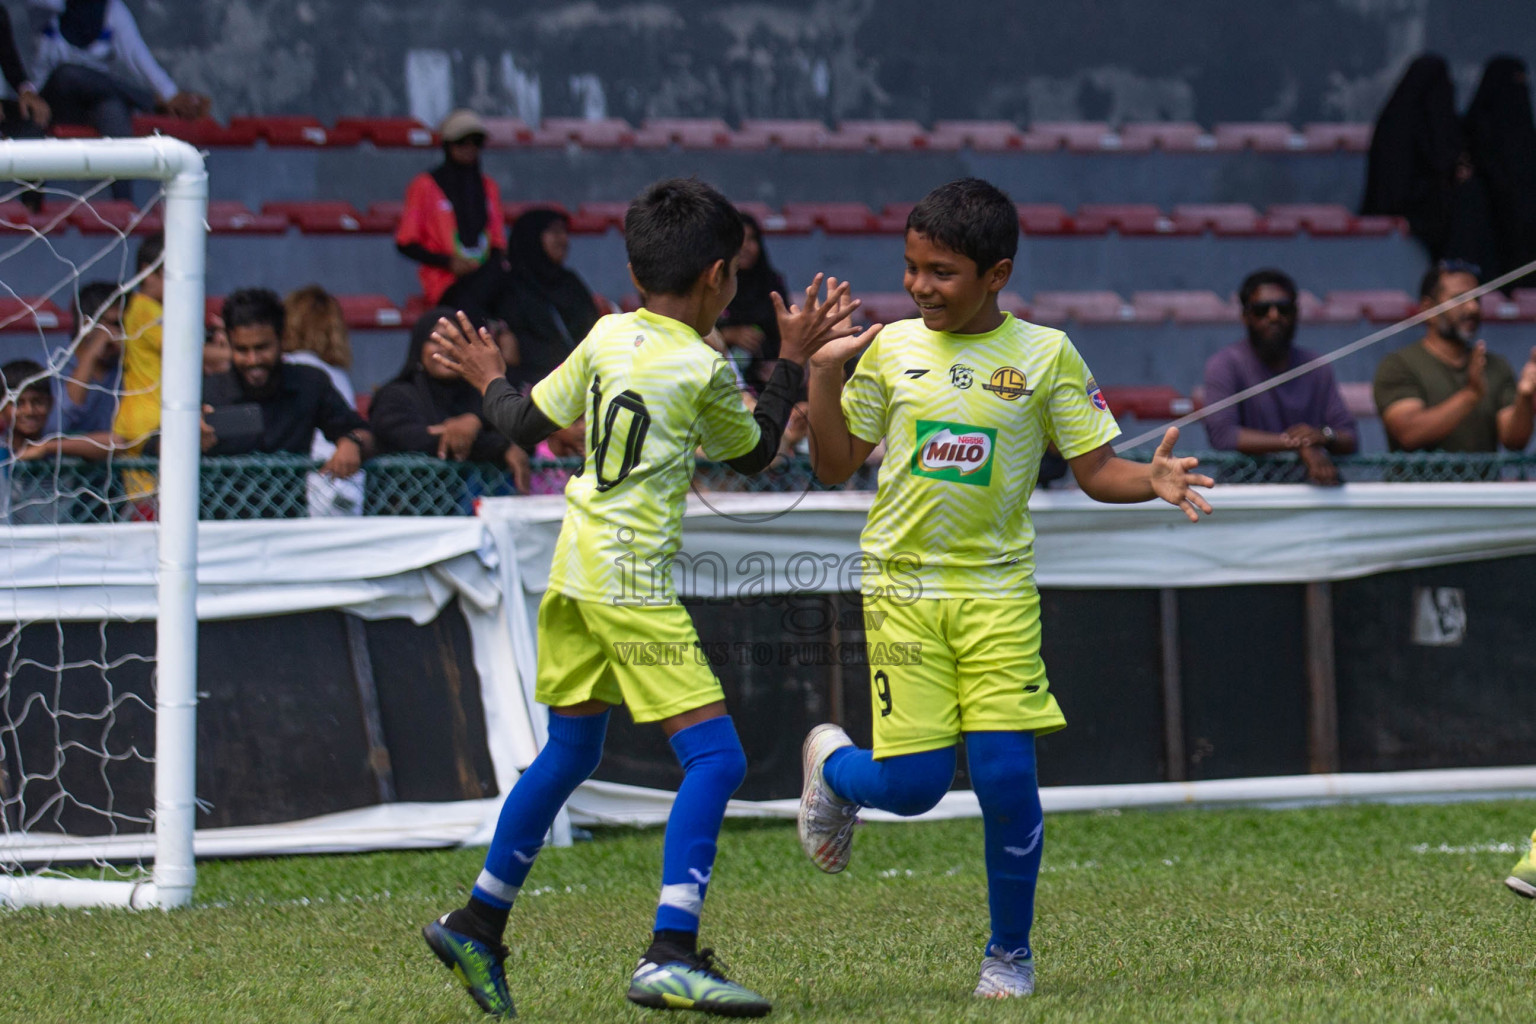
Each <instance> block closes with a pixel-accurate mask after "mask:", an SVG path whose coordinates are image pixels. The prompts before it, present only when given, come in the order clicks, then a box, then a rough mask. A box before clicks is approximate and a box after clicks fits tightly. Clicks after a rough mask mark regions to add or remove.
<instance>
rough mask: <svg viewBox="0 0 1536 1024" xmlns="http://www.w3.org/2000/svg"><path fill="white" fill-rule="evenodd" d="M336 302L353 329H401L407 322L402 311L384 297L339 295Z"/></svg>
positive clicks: (348, 324)
mask: <svg viewBox="0 0 1536 1024" xmlns="http://www.w3.org/2000/svg"><path fill="white" fill-rule="evenodd" d="M336 301H337V302H338V303H340V305H341V315H342V318H343V319H344V320H346V322H347V326H348V327H351V328H363V329H366V328H369V327H399V326H400V325H401V324H402V323H404V322H405V321H404V317H403V316H402V314H401V311H400V309H399V308H398V307H397V306H396V305H395V304H394V303H393V302H391V301H390V300H389V299H387V298H385V297H384V296H382V295H338V296H336Z"/></svg>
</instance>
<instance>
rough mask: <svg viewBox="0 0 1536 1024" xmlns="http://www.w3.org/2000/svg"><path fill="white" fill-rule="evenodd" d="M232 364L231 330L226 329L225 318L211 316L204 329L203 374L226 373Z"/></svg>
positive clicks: (205, 375)
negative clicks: (230, 352)
mask: <svg viewBox="0 0 1536 1024" xmlns="http://www.w3.org/2000/svg"><path fill="white" fill-rule="evenodd" d="M230 365H231V364H230V358H229V331H227V330H225V329H224V318H223V317H221V316H214V317H210V318H209V320H208V326H207V327H205V328H204V329H203V376H204V377H207V376H210V375H212V374H215V373H224V372H225V371H226V370H228V369H229V367H230Z"/></svg>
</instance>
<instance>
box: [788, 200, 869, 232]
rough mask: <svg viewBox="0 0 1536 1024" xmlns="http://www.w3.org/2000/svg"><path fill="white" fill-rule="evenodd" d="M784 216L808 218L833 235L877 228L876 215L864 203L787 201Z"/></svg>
mask: <svg viewBox="0 0 1536 1024" xmlns="http://www.w3.org/2000/svg"><path fill="white" fill-rule="evenodd" d="M784 216H785V217H794V218H801V217H803V218H807V219H809V220H810V221H811V222H812V223H814V224H815V225H816V226H817V227H819V228H821V229H822V230H823V231H825V232H827V233H828V234H832V235H862V234H867V233H868V232H870V231H873V230H874V228H875V215H874V214H873V213H870V212H869V207H867V206H865V205H864V204H863V203H785V204H784Z"/></svg>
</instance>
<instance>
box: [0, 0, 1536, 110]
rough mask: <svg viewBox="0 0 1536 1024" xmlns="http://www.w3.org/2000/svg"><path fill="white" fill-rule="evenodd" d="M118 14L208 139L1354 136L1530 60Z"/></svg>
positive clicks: (880, 34)
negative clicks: (1438, 69)
mask: <svg viewBox="0 0 1536 1024" xmlns="http://www.w3.org/2000/svg"><path fill="white" fill-rule="evenodd" d="M9 6H10V7H11V8H12V10H13V12H14V13H15V14H17V15H22V14H24V11H23V10H22V4H20V3H19V2H17V0H10V2H9ZM129 6H130V7H131V8H132V9H133V10H134V12H135V14H136V15H137V17H138V19H139V22H140V25H141V26H142V28H143V29H144V30H145V36H146V37H147V38H148V39H149V40H150V42H151V46H152V48H153V49H154V51H155V53H156V56H157V57H158V58H159V59H160V60H161V62H162V63H163V64H164V65H165V67H166V69H167V70H168V71H170V72H171V74H172V75H173V76H174V77H175V78H176V80H177V81H178V83H179V84H181V85H182V86H183V87H185V88H193V89H199V90H203V91H206V92H208V93H210V94H212V96H213V97H214V103H215V109H216V111H217V112H218V113H219V114H220V115H221V116H226V117H227V116H229V115H232V114H249V113H268V114H271V113H314V114H317V115H319V116H320V117H322V118H332V117H335V116H337V115H340V114H359V115H397V114H406V113H416V114H418V115H426V116H428V117H429V118H430V117H431V115H433V114H434V113H437V112H440V111H442V110H445V109H446V108H447V107H448V106H449V105H469V106H473V107H475V108H476V109H479V110H481V111H483V112H485V113H494V114H505V115H512V116H522V117H525V118H529V117H537V116H539V115H541V114H542V115H543V116H591V115H597V114H606V115H609V116H618V117H625V118H629V119H632V120H639V119H640V118H643V117H646V116H684V117H701V116H719V117H725V118H728V119H737V118H745V117H813V118H825V119H828V120H839V119H843V118H863V117H892V118H916V119H918V120H923V121H927V120H932V119H940V118H1012V119H1016V120H1022V121H1028V120H1099V119H1104V120H1109V121H1112V122H1119V121H1127V120H1129V121H1138V120H1152V121H1155V120H1197V121H1201V122H1205V123H1211V122H1216V121H1251V120H1290V121H1293V122H1298V123H1299V122H1304V121H1309V120H1369V119H1371V118H1372V117H1373V116H1374V114H1375V112H1376V110H1377V109H1378V107H1379V105H1380V103H1381V101H1382V99H1383V98H1384V97H1385V95H1386V93H1387V92H1388V91H1389V90H1390V88H1391V85H1392V83H1393V81H1394V80H1395V78H1396V76H1397V75H1398V74H1399V73H1400V71H1401V69H1402V67H1403V65H1404V64H1405V63H1406V61H1407V60H1408V59H1409V58H1410V57H1411V56H1412V55H1413V54H1415V53H1417V52H1419V51H1422V50H1425V49H1432V50H1438V51H1440V52H1442V53H1444V54H1445V55H1446V56H1447V57H1448V58H1449V59H1450V61H1451V63H1452V65H1453V68H1454V70H1455V73H1456V75H1457V78H1458V80H1459V81H1461V83H1462V84H1463V86H1464V95H1470V91H1469V87H1470V84H1471V83H1472V82H1473V81H1475V77H1476V74H1477V70H1478V68H1479V66H1480V65H1481V64H1482V62H1483V61H1484V60H1486V59H1487V57H1488V56H1489V55H1491V54H1493V53H1498V52H1504V51H1508V50H1510V49H1511V48H1514V49H1515V50H1516V51H1517V52H1522V53H1524V54H1525V55H1527V56H1536V5H1533V4H1530V3H1528V2H1522V0H1276V2H1272V3H1268V4H1239V3H1232V2H1230V0H1187V2H1182V3H1175V4H1166V3H1148V2H1146V0H1060V2H1057V3H1051V4H1040V3H1036V4H1022V3H1006V2H1005V3H997V2H991V0H952V2H949V3H945V4H932V3H928V2H925V0H887V2H877V0H820V2H815V3H724V4H721V3H711V2H708V0H670V2H667V0H658V2H648V3H623V2H612V0H595V2H594V0H586V2H577V3H535V4H512V3H507V2H506V0H436V2H431V3H412V2H406V0H367V2H329V3H328V2H322V0H130V4H129ZM22 23H23V24H24V22H22Z"/></svg>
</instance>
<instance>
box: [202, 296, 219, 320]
mask: <svg viewBox="0 0 1536 1024" xmlns="http://www.w3.org/2000/svg"><path fill="white" fill-rule="evenodd" d="M223 315H224V296H222V295H204V296H203V326H204V327H212V326H213V321H214V319H215V318H218V317H223Z"/></svg>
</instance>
